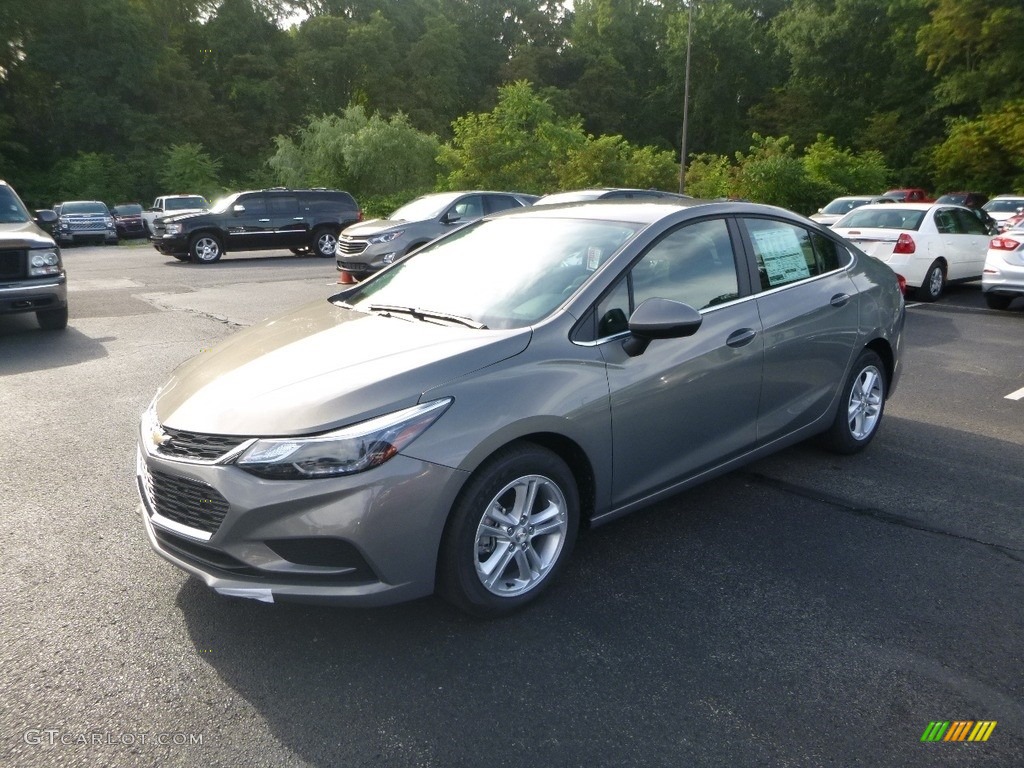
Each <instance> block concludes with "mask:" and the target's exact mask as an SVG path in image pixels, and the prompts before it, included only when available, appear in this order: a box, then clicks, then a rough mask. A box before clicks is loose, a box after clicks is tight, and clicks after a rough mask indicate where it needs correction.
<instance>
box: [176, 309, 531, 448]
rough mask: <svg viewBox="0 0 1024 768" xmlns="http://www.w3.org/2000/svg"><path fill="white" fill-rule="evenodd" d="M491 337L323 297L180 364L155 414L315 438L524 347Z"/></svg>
mask: <svg viewBox="0 0 1024 768" xmlns="http://www.w3.org/2000/svg"><path fill="white" fill-rule="evenodd" d="M530 336H531V331H530V329H529V328H526V329H517V330H511V331H488V330H476V329H472V328H463V327H460V326H450V325H437V324H434V323H429V322H423V321H416V320H411V319H410V320H406V319H404V318H401V317H397V316H396V317H384V316H380V315H367V314H364V313H362V312H357V311H355V310H351V309H345V308H341V307H337V306H334V305H332V304H331V303H330V302H328V301H319V302H316V303H315V304H309V305H307V306H305V307H301V308H299V309H297V310H295V311H294V312H291V313H290V314H287V315H284V316H282V317H278V318H275V319H270V320H264V321H263V322H262V323H259V324H258V325H255V326H253V327H251V328H247V329H245V330H243V331H240V332H239V333H237V334H235V335H234V336H232V337H231V338H230V339H228V340H227V341H226V342H224V343H223V344H221V345H220V346H218V347H216V348H214V349H212V350H207V351H203V352H202V353H201V354H199V355H197V356H196V357H194V358H192V359H191V360H189V361H188V362H186V363H184V364H183V365H181V366H180V367H179V368H178V369H177V370H176V371H175V372H174V374H173V375H172V377H171V379H170V381H169V382H168V383H167V384H166V385H165V386H164V387H163V388H162V389H161V391H160V393H159V394H158V396H157V401H156V415H157V419H158V420H159V421H160V423H161V424H165V425H166V426H168V427H170V428H172V429H181V430H186V431H190V432H202V433H207V434H220V435H245V436H251V437H254V436H275V435H298V434H311V433H316V432H322V431H326V430H329V429H332V428H335V427H340V426H343V425H346V424H351V423H355V422H358V421H362V420H364V419H367V418H371V417H373V416H376V415H379V414H382V413H387V412H389V411H392V410H397V409H400V408H402V407H406V406H410V405H413V404H415V403H416V402H418V400H419V397H420V395H421V393H423V392H424V391H426V390H428V389H431V388H434V387H437V386H439V385H441V384H444V383H445V382H446V381H450V380H453V379H456V378H458V377H461V376H464V375H466V374H468V373H471V372H473V371H475V370H478V369H480V368H483V367H486V366H488V365H493V364H494V363H497V362H499V361H501V360H504V359H506V358H508V357H512V356H513V355H517V354H519V353H520V352H522V351H523V350H524V349H526V346H527V345H528V344H529V341H530Z"/></svg>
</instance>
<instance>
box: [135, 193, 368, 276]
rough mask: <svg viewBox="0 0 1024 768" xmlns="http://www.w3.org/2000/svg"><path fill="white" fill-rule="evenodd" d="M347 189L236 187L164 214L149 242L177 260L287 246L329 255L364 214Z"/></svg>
mask: <svg viewBox="0 0 1024 768" xmlns="http://www.w3.org/2000/svg"><path fill="white" fill-rule="evenodd" d="M362 215H363V213H362V211H361V210H360V209H359V206H358V205H357V204H356V201H355V199H354V198H353V197H352V195H350V194H349V193H348V192H341V191H338V190H335V189H283V188H274V189H261V190H253V191H249V192H236V193H235V194H233V195H228V196H227V197H225V198H222V199H221V200H218V201H217V202H216V203H215V204H214V205H213V207H212V208H211V209H210V210H209V211H203V212H200V213H187V214H182V215H180V216H168V217H165V218H164V219H163V230H162V232H159V233H157V234H154V235H153V237H152V238H151V239H150V241H151V242H152V243H153V247H154V248H156V249H157V250H158V251H160V252H161V253H165V254H167V255H169V256H174V257H175V258H177V259H179V260H181V261H188V260H189V259H191V260H192V261H194V262H196V263H197V264H212V263H213V262H215V261H217V260H219V259H220V257H221V256H222V255H223V254H225V253H230V252H232V251H265V250H273V249H289V250H291V251H292V252H294V253H308V252H312V253H313V254H315V255H317V256H323V257H333V256H334V254H335V247H336V245H337V242H338V233H339V232H340V231H341V230H342V229H344V228H345V227H347V226H348V225H350V224H353V223H355V222H356V221H359V220H360V219H361V218H362Z"/></svg>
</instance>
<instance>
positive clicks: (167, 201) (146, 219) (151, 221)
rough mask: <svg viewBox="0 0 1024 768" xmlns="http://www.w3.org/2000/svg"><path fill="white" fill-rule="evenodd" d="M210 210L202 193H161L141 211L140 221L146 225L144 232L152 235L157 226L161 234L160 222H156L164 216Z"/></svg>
mask: <svg viewBox="0 0 1024 768" xmlns="http://www.w3.org/2000/svg"><path fill="white" fill-rule="evenodd" d="M208 210H210V201H209V200H207V199H206V198H205V197H203V196H202V195H161V196H160V197H158V198H156V199H155V200H153V204H152V205H151V206H150V207H149V208H148V209H147V210H145V211H143V212H142V222H143V225H144V226H145V227H146V234H148V235H150V236H153V235H155V234H157V229H158V226H159V227H160V228H161V231H160V234H163V231H162V224H160V225H158V224H157V222H158V221H161V220H162V219H164V218H165V217H166V216H178V215H181V214H183V213H199V212H200V211H208Z"/></svg>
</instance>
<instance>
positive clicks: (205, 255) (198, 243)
mask: <svg viewBox="0 0 1024 768" xmlns="http://www.w3.org/2000/svg"><path fill="white" fill-rule="evenodd" d="M221 253H222V249H221V244H220V240H218V239H217V238H216V237H214V236H213V235H196V236H195V237H193V238H192V242H191V243H189V246H188V254H189V256H191V257H192V261H194V262H196V263H197V264H212V263H213V262H215V261H217V260H218V259H219V258H220V256H221Z"/></svg>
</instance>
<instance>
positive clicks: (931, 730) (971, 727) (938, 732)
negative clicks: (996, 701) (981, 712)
mask: <svg viewBox="0 0 1024 768" xmlns="http://www.w3.org/2000/svg"><path fill="white" fill-rule="evenodd" d="M996 722H997V721H996V720H952V721H951V720H933V721H932V722H930V723H928V727H927V728H925V729H924V733H922V734H921V741H988V737H989V736H991V735H992V731H994V730H995V728H996Z"/></svg>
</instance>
